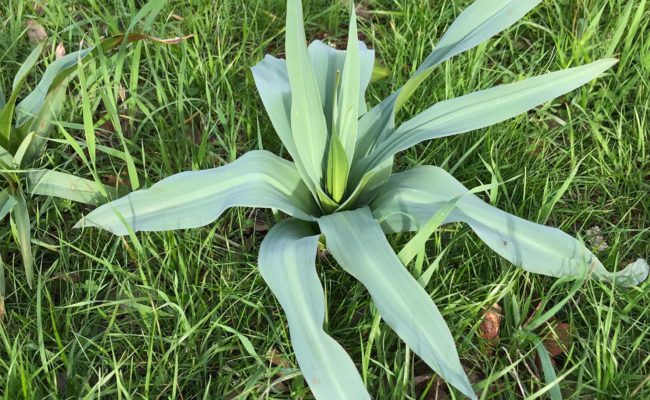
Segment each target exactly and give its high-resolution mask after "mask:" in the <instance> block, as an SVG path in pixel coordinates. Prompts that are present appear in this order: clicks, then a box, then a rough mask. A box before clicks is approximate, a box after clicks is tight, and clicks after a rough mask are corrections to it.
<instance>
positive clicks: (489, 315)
mask: <svg viewBox="0 0 650 400" xmlns="http://www.w3.org/2000/svg"><path fill="white" fill-rule="evenodd" d="M479 330H480V333H479V335H480V336H481V338H483V339H485V340H495V339H498V338H499V332H500V330H501V306H500V305H499V304H497V303H495V304H493V305H492V307H490V309H489V310H488V311H487V312H486V313H485V315H484V316H483V322H481V326H480V327H479Z"/></svg>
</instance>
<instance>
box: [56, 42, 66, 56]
mask: <svg viewBox="0 0 650 400" xmlns="http://www.w3.org/2000/svg"><path fill="white" fill-rule="evenodd" d="M54 56H55V57H56V59H57V60H58V59H60V58H63V56H65V46H64V45H63V43H59V45H58V46H56V50H54Z"/></svg>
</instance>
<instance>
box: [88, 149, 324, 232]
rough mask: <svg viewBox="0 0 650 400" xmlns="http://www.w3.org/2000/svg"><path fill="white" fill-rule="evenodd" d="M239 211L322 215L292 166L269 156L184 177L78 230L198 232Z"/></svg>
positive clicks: (107, 210)
mask: <svg viewBox="0 0 650 400" xmlns="http://www.w3.org/2000/svg"><path fill="white" fill-rule="evenodd" d="M236 206H246V207H262V208H276V209H279V210H281V211H283V212H285V213H287V214H289V215H292V216H294V217H297V218H300V219H304V220H313V219H314V217H313V216H312V215H317V214H318V212H319V211H318V206H317V205H316V203H315V201H314V199H313V197H312V196H311V193H310V192H309V189H307V187H306V186H305V185H304V183H303V182H302V180H301V179H300V175H298V172H297V171H296V169H295V168H294V166H293V163H290V162H289V161H286V160H283V159H281V158H279V157H277V156H275V155H273V154H272V153H269V152H267V151H251V152H249V153H246V154H245V155H243V156H242V157H241V158H239V159H238V160H237V161H235V162H233V163H232V164H228V165H226V166H223V167H220V168H214V169H209V170H203V171H188V172H181V173H179V174H176V175H173V176H171V177H169V178H166V179H163V180H162V181H160V182H158V183H156V184H155V185H153V186H152V187H151V188H149V189H145V190H139V191H137V192H133V193H131V194H129V195H128V196H125V197H122V198H121V199H119V200H115V201H113V202H111V203H108V204H105V205H103V206H101V207H99V208H98V209H96V210H95V211H93V212H91V213H90V214H88V215H87V216H86V217H85V218H84V219H82V220H81V221H79V223H77V227H88V226H96V227H98V228H102V229H106V230H108V231H111V232H113V233H114V234H116V235H126V234H128V233H129V228H130V229H132V230H133V231H135V232H137V231H167V230H174V229H187V228H196V227H199V226H204V225H207V224H209V223H211V222H213V221H214V220H216V219H217V218H219V216H220V215H221V214H222V213H223V212H224V211H225V210H226V209H227V208H229V207H236ZM125 223H126V225H125Z"/></svg>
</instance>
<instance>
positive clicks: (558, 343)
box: [544, 322, 572, 357]
mask: <svg viewBox="0 0 650 400" xmlns="http://www.w3.org/2000/svg"><path fill="white" fill-rule="evenodd" d="M571 341H572V340H571V325H569V324H567V323H566V322H560V323H558V324H556V325H555V326H553V327H551V328H550V332H549V333H548V334H547V335H546V338H545V339H544V347H546V350H548V352H549V353H550V354H551V356H552V357H557V356H559V355H560V354H562V353H565V352H566V351H567V349H568V348H569V347H570V346H571Z"/></svg>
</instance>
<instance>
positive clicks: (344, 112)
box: [333, 2, 361, 178]
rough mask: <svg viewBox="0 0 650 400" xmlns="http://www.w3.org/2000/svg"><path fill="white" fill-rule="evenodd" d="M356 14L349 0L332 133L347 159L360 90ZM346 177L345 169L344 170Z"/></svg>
mask: <svg viewBox="0 0 650 400" xmlns="http://www.w3.org/2000/svg"><path fill="white" fill-rule="evenodd" d="M358 41H359V38H358V37H357V16H356V12H355V8H354V3H352V2H350V27H349V32H348V49H347V51H346V53H345V65H344V67H343V70H342V72H341V88H340V90H339V96H338V110H337V112H336V118H337V121H335V124H336V125H335V126H336V129H335V130H334V131H333V132H334V133H333V134H337V135H338V136H339V137H340V138H341V144H343V148H344V149H345V154H346V156H347V159H348V160H352V159H353V158H354V147H355V145H356V142H357V129H358V124H359V91H360V90H361V77H360V69H361V68H360V65H359V63H360V56H359V47H358V46H357V42H358ZM346 178H347V171H346Z"/></svg>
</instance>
